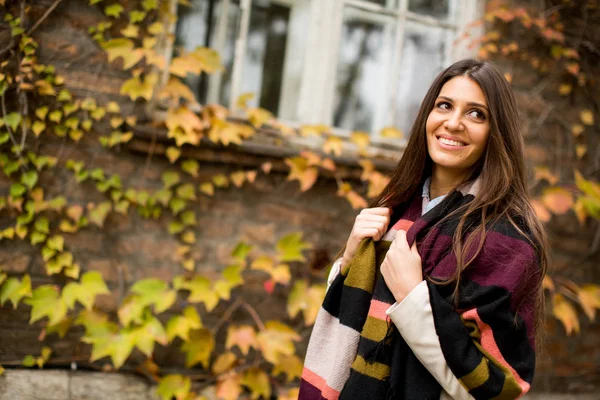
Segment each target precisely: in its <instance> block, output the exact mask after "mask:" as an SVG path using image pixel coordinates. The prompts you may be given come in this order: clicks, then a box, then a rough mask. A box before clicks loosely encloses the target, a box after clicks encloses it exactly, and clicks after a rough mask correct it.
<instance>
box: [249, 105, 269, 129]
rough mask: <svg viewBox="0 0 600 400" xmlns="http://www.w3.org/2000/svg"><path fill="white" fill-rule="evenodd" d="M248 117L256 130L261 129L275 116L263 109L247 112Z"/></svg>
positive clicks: (252, 109)
mask: <svg viewBox="0 0 600 400" xmlns="http://www.w3.org/2000/svg"><path fill="white" fill-rule="evenodd" d="M246 115H247V116H248V120H249V121H250V123H251V124H252V126H254V127H255V128H260V127H261V126H263V125H264V124H266V123H268V122H269V121H270V120H271V119H272V118H273V114H271V112H270V111H268V110H265V109H263V108H249V109H247V110H246Z"/></svg>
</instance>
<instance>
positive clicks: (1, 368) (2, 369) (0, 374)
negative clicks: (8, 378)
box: [0, 365, 4, 376]
mask: <svg viewBox="0 0 600 400" xmlns="http://www.w3.org/2000/svg"><path fill="white" fill-rule="evenodd" d="M2 374H4V368H3V367H2V365H0V376H2Z"/></svg>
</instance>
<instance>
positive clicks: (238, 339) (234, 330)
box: [225, 325, 257, 355]
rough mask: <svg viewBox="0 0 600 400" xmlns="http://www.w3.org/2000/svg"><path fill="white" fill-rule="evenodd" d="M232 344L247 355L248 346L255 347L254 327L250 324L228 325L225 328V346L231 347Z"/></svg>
mask: <svg viewBox="0 0 600 400" xmlns="http://www.w3.org/2000/svg"><path fill="white" fill-rule="evenodd" d="M234 346H237V347H238V348H239V349H240V351H241V352H242V354H243V355H248V351H249V350H250V347H253V348H256V346H257V342H256V332H255V331H254V328H253V327H252V326H250V325H240V326H233V325H230V326H229V328H228V330H227V340H226V342H225V348H227V349H231V348H232V347H234Z"/></svg>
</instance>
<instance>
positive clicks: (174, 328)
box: [167, 306, 202, 342]
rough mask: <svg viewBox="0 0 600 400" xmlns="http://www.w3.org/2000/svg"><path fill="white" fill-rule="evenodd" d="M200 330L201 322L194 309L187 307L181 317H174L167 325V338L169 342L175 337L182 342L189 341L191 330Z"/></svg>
mask: <svg viewBox="0 0 600 400" xmlns="http://www.w3.org/2000/svg"><path fill="white" fill-rule="evenodd" d="M200 328H202V320H201V319H200V315H198V312H197V311H196V308H194V307H192V306H187V307H186V308H185V310H183V315H176V316H174V317H173V318H171V319H170V320H169V322H168V323H167V337H168V340H169V342H171V341H172V340H173V339H175V338H176V337H179V338H181V340H183V341H186V342H187V341H188V340H189V333H190V331H191V330H193V329H200Z"/></svg>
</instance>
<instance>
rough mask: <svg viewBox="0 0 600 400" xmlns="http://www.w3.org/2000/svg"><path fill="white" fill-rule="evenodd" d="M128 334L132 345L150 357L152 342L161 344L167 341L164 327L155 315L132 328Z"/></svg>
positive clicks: (152, 348) (152, 349)
mask: <svg viewBox="0 0 600 400" xmlns="http://www.w3.org/2000/svg"><path fill="white" fill-rule="evenodd" d="M130 335H131V338H132V343H133V345H134V346H135V347H137V348H138V349H139V350H140V351H141V352H142V353H144V354H145V355H146V357H152V353H153V352H154V342H156V343H159V344H161V345H163V346H166V345H167V344H168V343H169V341H168V338H167V333H166V331H165V328H164V327H163V326H162V324H161V323H160V321H159V320H158V319H157V318H156V317H152V318H150V319H149V320H147V321H145V322H144V324H142V325H141V326H139V327H136V328H134V329H132V330H131V332H130Z"/></svg>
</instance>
